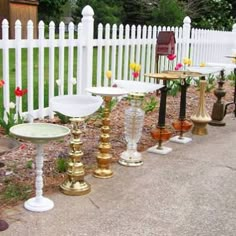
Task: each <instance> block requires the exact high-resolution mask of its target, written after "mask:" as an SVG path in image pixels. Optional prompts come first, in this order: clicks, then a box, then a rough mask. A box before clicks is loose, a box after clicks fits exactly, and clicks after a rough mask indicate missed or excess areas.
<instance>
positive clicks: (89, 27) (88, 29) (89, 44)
mask: <svg viewBox="0 0 236 236" xmlns="http://www.w3.org/2000/svg"><path fill="white" fill-rule="evenodd" d="M82 15H83V17H82V20H81V23H82V26H83V35H81V39H82V41H83V45H84V46H83V50H82V55H83V61H82V63H81V64H82V68H79V69H80V70H82V74H81V75H82V77H81V78H80V79H81V86H82V88H81V89H80V91H81V93H82V94H85V93H86V91H85V89H86V88H87V87H91V86H92V80H93V73H92V72H93V33H94V18H93V16H94V11H93V9H92V7H90V6H89V5H87V6H85V7H84V8H83V10H82Z"/></svg>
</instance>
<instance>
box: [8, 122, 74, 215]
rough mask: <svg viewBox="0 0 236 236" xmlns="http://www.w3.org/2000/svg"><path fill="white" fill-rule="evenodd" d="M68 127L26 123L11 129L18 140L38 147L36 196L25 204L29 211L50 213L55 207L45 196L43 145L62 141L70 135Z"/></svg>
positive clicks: (11, 132)
mask: <svg viewBox="0 0 236 236" xmlns="http://www.w3.org/2000/svg"><path fill="white" fill-rule="evenodd" d="M69 133H70V130H69V129H68V128H67V127H64V126H61V125H55V124H47V123H25V124H19V125H15V126H13V127H11V129H10V134H12V135H13V136H15V137H16V138H20V139H24V140H28V141H30V142H32V143H34V144H35V145H36V148H37V155H36V162H35V164H36V165H35V166H36V179H35V188H36V196H35V197H33V198H30V199H29V200H27V201H26V202H25V203H24V207H25V208H26V209H27V210H30V211H34V212H42V211H48V210H50V209H52V208H53V207H54V203H53V201H52V200H50V199H48V198H46V197H44V196H43V162H44V151H43V145H44V144H46V143H47V142H49V141H51V140H57V139H61V138H63V137H64V136H66V135H68V134H69Z"/></svg>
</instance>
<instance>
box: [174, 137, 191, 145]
mask: <svg viewBox="0 0 236 236" xmlns="http://www.w3.org/2000/svg"><path fill="white" fill-rule="evenodd" d="M170 141H171V142H175V143H182V144H186V143H189V142H191V141H192V139H191V138H188V137H180V136H175V137H173V138H170Z"/></svg>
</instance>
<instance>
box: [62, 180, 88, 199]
mask: <svg viewBox="0 0 236 236" xmlns="http://www.w3.org/2000/svg"><path fill="white" fill-rule="evenodd" d="M60 189H61V191H62V192H63V193H64V194H66V195H71V196H81V195H85V194H87V193H89V192H90V191H91V187H90V184H88V183H87V182H85V181H82V182H79V181H77V182H73V181H70V180H69V179H68V180H66V181H65V182H64V183H62V184H61V185H60Z"/></svg>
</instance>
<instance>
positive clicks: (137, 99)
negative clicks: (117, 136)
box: [114, 80, 164, 167]
mask: <svg viewBox="0 0 236 236" xmlns="http://www.w3.org/2000/svg"><path fill="white" fill-rule="evenodd" d="M114 84H115V85H116V86H117V87H119V88H123V89H125V90H126V91H128V93H129V94H128V95H129V98H130V104H131V106H130V107H129V108H128V109H126V110H125V124H124V125H125V139H126V141H127V150H126V151H124V152H122V153H121V156H120V159H119V161H118V162H119V164H121V165H123V166H134V167H135V166H140V165H142V164H143V160H142V154H141V153H140V152H138V151H137V143H138V141H139V139H140V138H141V136H142V129H143V120H144V116H145V114H144V111H143V110H142V101H143V99H144V96H145V94H146V93H149V92H153V91H157V90H159V89H161V88H162V87H163V86H164V85H161V84H153V83H147V82H139V81H130V80H129V81H127V80H114Z"/></svg>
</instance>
